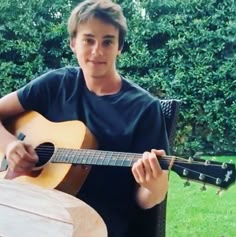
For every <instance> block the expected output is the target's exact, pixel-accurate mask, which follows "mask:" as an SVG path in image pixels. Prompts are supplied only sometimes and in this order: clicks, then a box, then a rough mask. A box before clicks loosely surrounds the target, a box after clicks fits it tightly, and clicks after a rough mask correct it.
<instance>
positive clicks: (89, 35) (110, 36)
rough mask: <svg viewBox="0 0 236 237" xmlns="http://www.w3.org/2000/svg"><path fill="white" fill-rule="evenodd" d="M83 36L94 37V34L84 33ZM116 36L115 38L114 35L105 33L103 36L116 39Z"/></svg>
mask: <svg viewBox="0 0 236 237" xmlns="http://www.w3.org/2000/svg"><path fill="white" fill-rule="evenodd" d="M83 36H86V37H91V38H94V35H93V34H83ZM114 38H115V36H114V35H104V36H103V39H114Z"/></svg>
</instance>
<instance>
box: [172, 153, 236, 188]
mask: <svg viewBox="0 0 236 237" xmlns="http://www.w3.org/2000/svg"><path fill="white" fill-rule="evenodd" d="M171 170H173V171H174V172H176V173H177V174H178V175H179V176H180V177H181V178H184V179H187V181H188V180H193V181H196V182H200V183H203V184H204V186H203V190H204V188H205V184H210V185H213V186H216V187H219V188H220V189H228V188H229V186H231V185H232V184H233V183H235V177H236V170H235V164H233V163H222V162H219V161H211V160H204V159H199V158H194V159H193V158H189V159H184V158H179V157H175V158H174V162H173V165H172V167H171ZM188 184H189V183H188V182H187V183H186V185H188Z"/></svg>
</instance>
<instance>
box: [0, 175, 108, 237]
mask: <svg viewBox="0 0 236 237" xmlns="http://www.w3.org/2000/svg"><path fill="white" fill-rule="evenodd" d="M22 236H24V237H34V236H35V237H106V236H107V230H106V226H105V223H104V222H103V220H102V218H101V217H100V216H99V215H98V213H97V212H96V211H95V210H94V209H92V208H91V207H90V206H89V205H87V204H86V203H84V202H82V201H81V200H79V199H77V198H75V197H73V196H71V195H69V194H66V193H63V192H60V191H57V190H49V189H45V188H44V189H43V188H41V187H38V186H34V185H31V184H23V183H17V182H16V181H11V180H4V179H2V180H0V237H22Z"/></svg>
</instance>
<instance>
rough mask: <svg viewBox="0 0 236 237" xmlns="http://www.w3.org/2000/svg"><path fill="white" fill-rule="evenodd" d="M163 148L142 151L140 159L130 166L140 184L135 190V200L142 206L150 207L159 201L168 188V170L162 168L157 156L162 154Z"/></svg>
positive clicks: (163, 152)
mask: <svg viewBox="0 0 236 237" xmlns="http://www.w3.org/2000/svg"><path fill="white" fill-rule="evenodd" d="M164 155H165V151H163V150H155V149H153V150H151V152H144V153H143V156H142V158H141V159H139V160H138V161H136V162H135V163H134V164H133V167H132V173H133V176H134V178H135V180H136V182H137V183H138V184H139V185H140V186H139V188H138V190H137V202H138V204H139V205H140V206H141V207H142V208H145V209H146V208H150V207H152V206H154V205H156V204H157V203H160V202H161V201H162V200H163V199H164V198H165V196H166V192H167V188H168V172H167V171H164V170H162V168H161V166H160V164H159V162H158V159H157V156H164Z"/></svg>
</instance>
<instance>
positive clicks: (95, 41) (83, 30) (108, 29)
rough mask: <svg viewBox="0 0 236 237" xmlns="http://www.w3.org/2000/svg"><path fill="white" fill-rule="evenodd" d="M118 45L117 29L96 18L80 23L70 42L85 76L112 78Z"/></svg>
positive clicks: (114, 71) (118, 52) (118, 51)
mask: <svg viewBox="0 0 236 237" xmlns="http://www.w3.org/2000/svg"><path fill="white" fill-rule="evenodd" d="M118 45H119V30H118V29H117V28H116V27H114V26H113V25H111V24H108V23H105V22H103V21H101V20H99V19H96V18H93V19H91V20H89V21H87V22H85V23H82V24H80V25H79V26H78V28H77V35H76V37H75V38H74V39H72V40H71V43H70V46H71V49H72V51H73V52H74V53H75V55H76V58H77V60H78V63H79V66H80V67H81V68H82V70H83V73H84V76H85V78H86V77H93V78H112V76H114V75H115V73H116V58H117V55H119V54H120V50H119V49H118Z"/></svg>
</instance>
